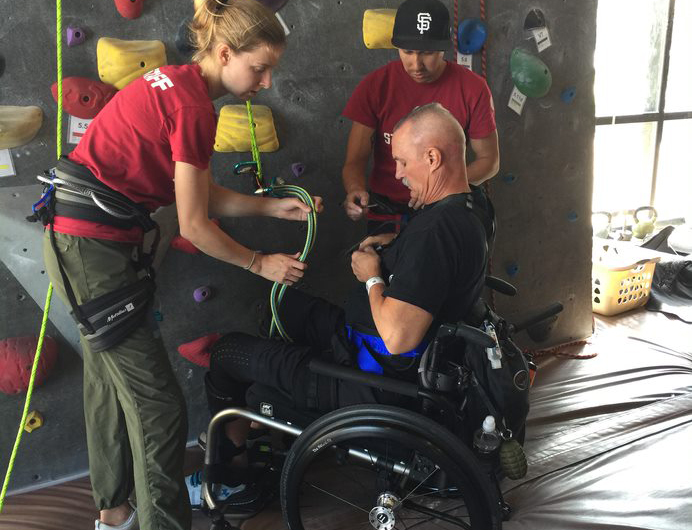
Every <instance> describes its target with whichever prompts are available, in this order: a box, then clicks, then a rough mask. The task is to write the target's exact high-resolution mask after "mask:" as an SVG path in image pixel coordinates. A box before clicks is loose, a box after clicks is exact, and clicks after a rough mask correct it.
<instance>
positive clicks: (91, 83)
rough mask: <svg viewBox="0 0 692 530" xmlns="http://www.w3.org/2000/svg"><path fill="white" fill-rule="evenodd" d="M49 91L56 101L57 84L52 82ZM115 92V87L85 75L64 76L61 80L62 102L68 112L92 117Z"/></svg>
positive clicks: (82, 116)
mask: <svg viewBox="0 0 692 530" xmlns="http://www.w3.org/2000/svg"><path fill="white" fill-rule="evenodd" d="M50 91H51V92H52V93H53V99H54V100H55V101H58V84H57V83H53V86H52V87H51V88H50ZM117 92H118V90H117V89H116V88H115V87H113V86H111V85H107V84H105V83H101V82H100V81H95V80H93V79H89V78H87V77H66V78H65V79H63V82H62V104H63V106H64V108H65V110H66V111H67V112H68V114H71V115H72V116H75V117H77V118H83V119H92V118H95V117H96V115H97V114H98V113H99V111H100V110H101V109H102V108H103V107H104V106H105V105H106V103H108V102H109V101H110V100H111V98H112V97H113V96H115V94H116V93H117Z"/></svg>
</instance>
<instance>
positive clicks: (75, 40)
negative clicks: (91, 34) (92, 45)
mask: <svg viewBox="0 0 692 530" xmlns="http://www.w3.org/2000/svg"><path fill="white" fill-rule="evenodd" d="M84 39H86V35H85V33H84V30H83V29H82V28H80V27H78V26H67V45H68V46H70V47H72V46H77V45H78V44H82V43H83V42H84Z"/></svg>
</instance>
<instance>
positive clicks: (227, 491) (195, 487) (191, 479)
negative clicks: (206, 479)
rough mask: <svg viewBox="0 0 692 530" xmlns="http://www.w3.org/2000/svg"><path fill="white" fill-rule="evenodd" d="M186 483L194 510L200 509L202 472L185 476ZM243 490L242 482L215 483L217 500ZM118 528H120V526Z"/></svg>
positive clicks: (224, 498)
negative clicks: (230, 484) (231, 484)
mask: <svg viewBox="0 0 692 530" xmlns="http://www.w3.org/2000/svg"><path fill="white" fill-rule="evenodd" d="M185 485H186V486H187V492H188V494H189V495H190V506H192V509H193V510H199V509H200V508H201V507H202V472H201V471H196V472H195V473H193V474H192V475H188V476H187V477H185ZM243 490H245V484H240V485H238V486H236V487H233V488H232V487H230V486H226V485H225V484H214V485H213V492H214V497H215V498H216V500H217V501H225V500H226V499H228V498H229V497H230V496H231V495H234V494H236V493H240V492H241V491H243ZM118 530H120V529H119V528H118Z"/></svg>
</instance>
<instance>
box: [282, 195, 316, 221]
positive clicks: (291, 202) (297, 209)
mask: <svg viewBox="0 0 692 530" xmlns="http://www.w3.org/2000/svg"><path fill="white" fill-rule="evenodd" d="M312 200H313V202H314V203H315V210H316V211H317V213H321V212H322V210H323V209H324V206H323V205H322V197H313V198H312ZM311 211H312V210H311V209H310V207H309V206H308V205H307V204H305V203H304V202H303V201H301V200H300V199H295V198H286V199H276V201H275V202H274V205H273V209H272V216H273V217H277V218H279V219H288V220H289V221H307V219H308V214H309V213H310V212H311Z"/></svg>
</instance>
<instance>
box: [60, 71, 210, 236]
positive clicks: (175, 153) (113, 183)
mask: <svg viewBox="0 0 692 530" xmlns="http://www.w3.org/2000/svg"><path fill="white" fill-rule="evenodd" d="M215 135H216V112H215V110H214V105H213V103H212V101H211V99H210V98H209V93H208V87H207V84H206V81H205V80H204V79H203V78H202V75H201V70H200V68H199V66H198V65H184V66H162V67H161V68H156V69H155V70H152V71H151V72H148V73H146V74H144V76H142V77H140V78H139V79H136V80H135V81H133V82H132V83H130V84H129V85H127V86H126V87H125V88H123V89H122V90H121V91H119V92H118V93H117V94H116V95H115V97H113V99H112V100H111V101H109V102H108V104H107V105H106V106H105V107H104V108H103V109H102V110H101V112H99V113H98V115H97V116H96V118H94V121H93V122H92V123H91V125H90V126H89V128H88V129H87V132H86V134H85V135H84V137H83V138H82V139H81V140H80V142H79V144H78V145H77V147H76V148H75V149H74V151H72V152H71V153H70V155H69V158H70V160H72V161H73V162H76V163H78V164H82V165H83V166H86V167H87V168H89V170H90V171H91V172H92V173H93V174H94V175H95V176H96V178H98V179H99V180H100V181H102V182H104V183H105V184H106V185H108V186H109V187H110V188H112V189H114V190H116V191H119V192H120V193H122V194H123V195H125V196H127V197H128V198H130V199H132V200H133V201H134V202H137V203H139V204H142V205H144V206H145V207H146V208H147V209H149V210H150V211H153V210H155V209H156V208H158V207H160V206H165V205H168V204H171V203H173V202H174V201H175V189H174V184H173V177H174V169H175V162H186V163H188V164H192V165H193V166H195V167H198V168H199V169H206V168H207V167H209V160H210V158H211V155H212V152H213V149H214V138H215ZM55 230H56V231H58V232H63V233H66V234H71V235H77V236H84V237H96V238H100V239H110V240H114V241H125V242H136V241H139V239H140V238H141V230H140V229H139V228H136V229H133V230H121V229H117V228H114V227H110V226H104V225H100V224H98V223H92V222H89V221H82V220H78V219H69V218H65V217H56V219H55Z"/></svg>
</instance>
